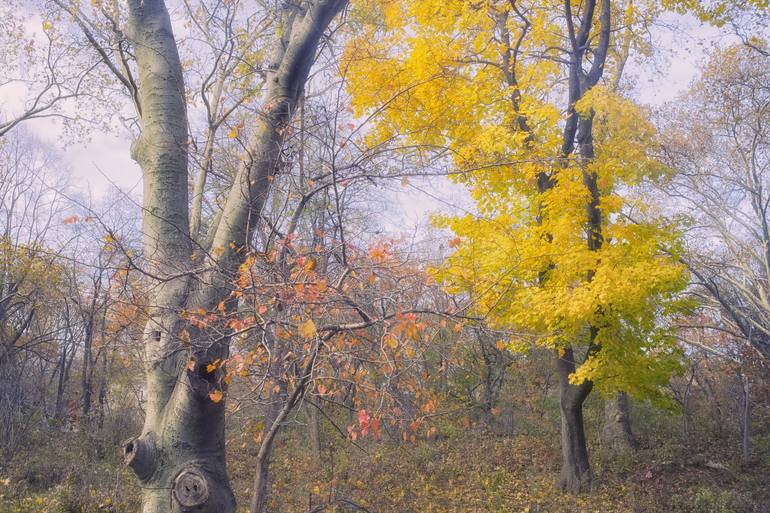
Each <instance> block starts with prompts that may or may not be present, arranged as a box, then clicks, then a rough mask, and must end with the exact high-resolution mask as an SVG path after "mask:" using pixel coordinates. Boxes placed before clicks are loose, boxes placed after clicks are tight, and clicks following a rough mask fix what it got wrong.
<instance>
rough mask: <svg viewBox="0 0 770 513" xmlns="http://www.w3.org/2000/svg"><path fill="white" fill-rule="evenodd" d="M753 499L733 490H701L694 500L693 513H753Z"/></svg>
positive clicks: (691, 509)
mask: <svg viewBox="0 0 770 513" xmlns="http://www.w3.org/2000/svg"><path fill="white" fill-rule="evenodd" d="M752 511H753V506H752V501H751V497H749V496H748V495H747V494H745V493H740V492H735V491H732V490H713V489H711V488H701V489H700V490H698V492H697V493H696V494H695V496H694V497H693V498H692V503H691V504H690V512H691V513H751V512H752Z"/></svg>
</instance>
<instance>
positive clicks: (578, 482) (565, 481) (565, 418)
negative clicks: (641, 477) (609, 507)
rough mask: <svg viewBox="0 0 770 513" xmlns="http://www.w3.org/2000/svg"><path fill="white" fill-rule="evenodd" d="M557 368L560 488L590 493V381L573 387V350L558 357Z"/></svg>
mask: <svg viewBox="0 0 770 513" xmlns="http://www.w3.org/2000/svg"><path fill="white" fill-rule="evenodd" d="M556 360H557V361H556V369H557V373H558V376H559V404H560V409H561V453H562V467H561V474H560V476H559V489H560V490H562V491H565V492H570V493H581V492H586V491H589V490H591V487H592V484H593V473H592V472H591V465H590V462H589V460H588V447H587V445H586V437H585V428H584V422H583V403H584V402H585V399H586V397H588V394H589V392H590V391H591V388H592V385H591V383H590V382H583V383H582V384H580V385H572V384H570V382H569V376H570V375H571V374H572V373H573V372H575V363H574V356H573V350H572V348H567V349H565V350H563V352H562V354H561V355H557V359H556Z"/></svg>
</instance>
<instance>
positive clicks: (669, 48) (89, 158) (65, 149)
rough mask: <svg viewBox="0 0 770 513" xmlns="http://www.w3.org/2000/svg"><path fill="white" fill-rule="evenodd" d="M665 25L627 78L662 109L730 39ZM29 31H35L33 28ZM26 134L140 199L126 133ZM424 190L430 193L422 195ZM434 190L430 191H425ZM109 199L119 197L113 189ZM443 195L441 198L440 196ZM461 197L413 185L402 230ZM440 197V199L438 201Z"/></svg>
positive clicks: (78, 173)
mask: <svg viewBox="0 0 770 513" xmlns="http://www.w3.org/2000/svg"><path fill="white" fill-rule="evenodd" d="M661 21H662V22H663V23H662V25H667V26H669V27H677V29H676V30H674V29H671V28H665V27H660V28H658V29H656V30H655V33H654V37H655V39H656V40H657V42H658V45H657V55H656V59H655V62H654V67H655V69H656V72H655V73H654V74H651V73H650V62H645V63H644V69H643V70H642V69H641V68H640V65H639V63H636V64H634V63H632V64H631V65H630V66H629V67H628V68H627V75H626V76H627V77H629V78H630V79H631V80H634V79H635V76H641V77H643V78H642V79H641V80H640V81H638V82H636V83H635V95H636V97H637V98H638V100H639V101H641V102H643V103H647V104H650V105H662V104H663V103H665V102H667V101H671V100H674V99H675V98H676V96H677V95H678V94H680V93H681V92H682V91H684V90H685V89H686V88H687V86H688V84H689V83H690V82H691V81H692V80H693V78H695V75H696V73H697V69H698V63H699V62H701V61H702V60H703V59H704V56H705V54H706V51H707V49H708V48H709V47H711V46H712V45H723V44H726V43H728V42H729V39H728V38H727V37H726V36H725V35H723V34H721V33H720V31H718V30H716V29H714V28H712V27H708V26H703V25H701V24H700V23H698V22H697V21H696V20H694V19H693V18H692V17H681V16H678V15H673V14H669V15H666V16H664V17H663V19H662V20H661ZM36 24H42V22H41V21H40V20H36V21H32V22H30V27H33V26H35V25H36ZM30 30H31V31H32V30H35V29H33V28H30ZM21 93H23V91H22V90H20V89H19V88H18V87H13V86H2V87H0V113H3V112H13V111H16V110H17V109H19V108H20V106H21V105H20V99H21V98H22V97H23V95H22V94H21ZM27 129H28V130H29V131H31V132H32V133H34V134H35V135H36V136H37V137H39V138H41V139H43V140H45V141H47V142H49V143H51V144H53V145H55V146H57V147H59V148H60V149H61V155H62V158H63V162H62V164H63V165H64V166H65V167H67V168H69V169H70V170H71V177H72V185H73V188H75V189H76V190H77V191H78V192H80V193H82V194H84V195H86V196H91V197H93V198H94V199H98V198H100V197H103V196H104V195H105V194H108V193H110V190H111V189H113V187H114V186H118V187H120V189H122V190H123V191H124V192H128V193H130V194H131V195H134V196H137V195H139V194H140V193H141V174H140V171H139V167H138V166H137V165H136V163H134V162H133V161H132V160H131V158H130V156H129V144H130V141H129V140H128V137H126V136H125V135H124V134H111V133H103V132H94V133H91V134H90V137H89V141H88V142H85V143H77V144H66V145H65V143H64V142H63V141H62V140H61V137H60V135H61V128H60V126H59V124H58V123H57V122H56V121H55V120H51V119H42V120H34V121H31V122H29V123H28V124H27ZM420 191H426V192H420ZM427 191H432V192H427ZM112 192H113V193H112V194H109V196H110V197H116V196H117V195H115V194H114V192H115V191H114V190H113V191H112ZM437 192H439V193H440V194H436V193H437ZM459 195H460V194H459V193H458V191H457V190H454V191H453V190H452V188H451V187H447V186H445V185H442V184H441V183H431V184H424V183H420V182H419V181H412V182H411V184H410V185H409V186H407V187H404V188H402V190H401V191H400V192H399V193H398V195H397V196H398V197H397V204H399V205H400V210H401V214H402V216H403V219H402V222H399V223H397V224H398V225H400V226H402V227H408V226H414V225H415V224H416V223H418V222H420V221H422V220H424V218H425V215H426V213H428V212H430V211H432V210H437V209H439V208H446V207H447V205H442V202H445V201H446V202H449V203H452V202H453V201H459ZM437 196H441V198H440V199H437Z"/></svg>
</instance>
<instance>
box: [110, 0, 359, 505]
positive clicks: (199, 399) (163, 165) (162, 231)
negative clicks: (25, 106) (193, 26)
mask: <svg viewBox="0 0 770 513" xmlns="http://www.w3.org/2000/svg"><path fill="white" fill-rule="evenodd" d="M345 3H346V1H344V0H316V1H315V2H312V3H310V5H309V6H308V7H307V9H306V10H304V11H299V10H298V9H297V7H296V6H290V5H288V4H287V5H285V6H284V10H283V15H284V17H285V25H284V30H283V32H282V34H283V35H282V40H281V41H278V42H276V45H275V58H274V60H273V66H272V67H271V71H270V73H269V76H268V92H267V95H266V98H265V102H264V116H261V117H260V118H259V121H258V123H259V125H258V126H257V127H256V129H255V130H254V132H253V134H254V135H253V137H252V139H251V140H250V141H249V143H248V146H247V158H245V159H244V163H243V165H242V166H241V168H240V169H239V170H238V173H237V175H236V177H235V180H234V183H233V185H232V188H231V190H230V191H229V194H228V197H227V200H226V204H225V207H224V209H223V211H222V214H221V216H220V218H219V221H218V223H217V224H216V225H215V226H213V227H212V229H211V236H210V237H209V239H210V240H211V241H212V246H211V248H210V249H216V250H217V251H210V252H209V253H208V254H209V255H211V256H210V257H209V259H208V260H207V261H206V262H205V269H204V270H203V271H200V270H199V271H198V272H196V273H193V259H192V243H191V233H190V225H191V223H190V215H189V197H188V132H187V127H188V122H187V111H186V103H185V102H186V99H185V87H184V81H183V78H182V67H181V64H180V58H179V54H178V50H177V45H176V41H175V39H174V35H173V31H172V27H171V21H170V18H169V14H168V11H167V9H166V6H165V3H164V2H163V0H129V2H128V5H129V21H128V26H127V30H126V33H127V35H128V37H129V38H130V40H131V42H132V44H133V47H134V50H135V55H136V62H137V70H138V84H139V94H138V100H137V101H138V103H137V107H138V111H139V114H140V119H141V135H140V137H139V138H138V140H137V141H135V143H134V144H133V145H132V156H133V158H134V159H135V160H136V161H137V162H138V163H139V165H140V166H141V168H142V173H143V177H144V215H143V223H142V224H143V234H144V241H143V246H144V255H143V256H144V258H145V260H146V268H145V278H146V282H147V285H148V290H149V291H150V294H149V296H150V298H149V301H150V304H149V306H148V308H147V313H148V321H147V324H146V327H145V330H144V334H143V343H144V348H145V355H144V358H145V375H146V392H147V404H146V406H145V414H146V416H145V422H144V427H143V429H142V433H141V434H140V435H139V436H137V437H135V438H132V439H131V440H129V441H127V442H126V443H125V445H124V448H123V451H124V460H125V463H126V465H128V466H129V467H131V468H132V469H133V470H134V472H135V474H136V475H137V477H138V479H139V481H140V483H141V485H142V494H143V498H142V508H143V512H144V513H162V512H169V511H171V512H186V511H195V512H200V513H231V512H232V511H234V509H235V498H234V496H233V493H232V490H231V487H230V484H229V481H228V477H227V469H226V463H225V437H224V428H225V415H224V411H225V410H224V405H225V401H224V400H220V401H212V400H211V397H210V395H209V394H210V393H211V392H212V391H214V390H217V391H221V392H224V391H225V390H224V385H223V384H222V383H221V382H220V378H221V377H222V372H223V371H222V369H221V368H219V369H217V370H216V371H215V372H213V373H209V372H207V370H206V367H207V365H208V364H210V363H211V362H213V361H215V360H217V359H221V360H224V359H226V358H227V356H228V352H229V345H228V343H229V340H228V339H227V337H219V338H217V339H216V340H210V339H209V338H208V336H207V334H206V333H205V331H202V330H200V329H196V328H195V327H193V326H190V325H188V324H187V323H186V322H185V321H184V320H183V318H182V317H183V316H182V313H183V312H184V311H185V310H195V309H199V308H202V309H204V310H206V311H210V310H212V309H213V308H214V307H215V306H216V305H217V304H219V303H220V302H224V304H225V308H226V310H227V311H230V312H232V311H235V308H236V306H237V305H236V304H235V301H234V300H233V298H232V297H231V296H230V291H231V283H232V277H233V276H234V275H235V274H236V273H237V269H238V266H239V265H240V263H241V262H242V261H243V259H244V258H245V255H246V254H247V251H243V249H244V248H247V247H248V243H249V241H250V240H251V237H252V235H253V233H254V229H255V227H256V224H257V221H258V219H259V215H260V212H261V210H262V207H263V206H264V203H265V201H266V199H267V197H268V194H269V192H270V184H271V181H272V177H273V176H274V174H275V172H276V170H277V168H278V164H279V158H280V149H281V146H282V144H283V140H284V134H285V128H286V126H287V124H288V122H289V120H290V118H291V115H292V113H293V111H294V108H295V106H296V103H297V99H298V98H299V95H300V93H301V91H302V90H303V88H304V85H305V82H306V80H307V77H308V74H309V71H310V67H311V65H312V63H313V61H314V59H315V55H316V51H317V48H318V45H319V42H320V40H321V37H322V35H323V32H324V30H325V29H326V27H327V26H328V24H329V23H330V22H331V20H332V19H333V18H334V16H335V15H336V14H337V13H338V12H339V11H340V10H341V9H342V7H343V6H344V5H345ZM193 228H194V229H197V224H196V223H193ZM196 264H197V265H201V263H200V262H196ZM194 278H195V279H194ZM182 330H185V331H186V334H187V335H189V340H186V339H187V336H185V337H183V336H182ZM293 405H294V404H293V403H292V406H293ZM282 412H283V410H282ZM283 417H285V413H284V414H283ZM283 417H282V416H281V415H279V418H278V419H276V420H277V422H278V425H276V427H275V428H274V429H272V430H271V432H270V439H271V440H272V437H274V436H275V432H276V431H277V429H278V427H279V424H280V422H281V421H282V420H283ZM269 445H270V444H268V446H269ZM268 449H269V447H268ZM262 452H264V451H261V454H260V456H261V457H262V458H260V461H263V460H264V461H268V462H269V457H268V458H264V457H263V456H264V455H263V454H262ZM267 452H269V450H268V451H267Z"/></svg>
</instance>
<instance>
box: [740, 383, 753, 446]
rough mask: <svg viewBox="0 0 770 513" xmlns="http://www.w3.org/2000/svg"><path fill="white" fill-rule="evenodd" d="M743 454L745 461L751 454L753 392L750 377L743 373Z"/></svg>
mask: <svg viewBox="0 0 770 513" xmlns="http://www.w3.org/2000/svg"><path fill="white" fill-rule="evenodd" d="M740 377H741V454H742V456H743V461H748V459H749V457H750V456H751V394H750V389H749V378H748V376H746V375H745V374H743V373H741V376H740Z"/></svg>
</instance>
